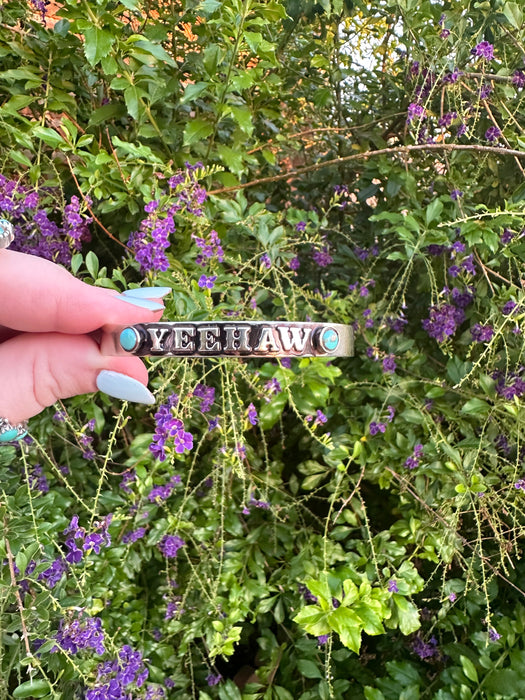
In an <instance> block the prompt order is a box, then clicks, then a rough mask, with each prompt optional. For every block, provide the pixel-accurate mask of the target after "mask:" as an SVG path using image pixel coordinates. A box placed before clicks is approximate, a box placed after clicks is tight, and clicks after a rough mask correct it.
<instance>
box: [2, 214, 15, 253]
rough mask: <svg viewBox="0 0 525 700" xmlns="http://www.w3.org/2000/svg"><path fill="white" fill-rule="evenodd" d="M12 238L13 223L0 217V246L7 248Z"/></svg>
mask: <svg viewBox="0 0 525 700" xmlns="http://www.w3.org/2000/svg"><path fill="white" fill-rule="evenodd" d="M14 240H15V234H14V233H13V224H12V223H11V222H10V221H8V220H7V219H0V248H9V246H10V245H11V243H12V242H13V241H14Z"/></svg>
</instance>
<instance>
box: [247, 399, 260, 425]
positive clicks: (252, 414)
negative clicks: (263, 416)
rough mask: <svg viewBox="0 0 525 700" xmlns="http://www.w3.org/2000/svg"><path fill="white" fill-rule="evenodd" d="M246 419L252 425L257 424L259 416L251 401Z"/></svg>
mask: <svg viewBox="0 0 525 700" xmlns="http://www.w3.org/2000/svg"><path fill="white" fill-rule="evenodd" d="M248 420H249V421H250V423H251V424H252V425H257V423H258V422H259V417H258V415H257V409H256V408H255V406H254V405H253V403H251V404H250V405H249V406H248Z"/></svg>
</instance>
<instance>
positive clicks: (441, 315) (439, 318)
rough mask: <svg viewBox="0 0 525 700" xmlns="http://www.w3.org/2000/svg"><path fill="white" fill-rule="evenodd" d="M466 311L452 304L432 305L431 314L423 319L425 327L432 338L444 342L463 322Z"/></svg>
mask: <svg viewBox="0 0 525 700" xmlns="http://www.w3.org/2000/svg"><path fill="white" fill-rule="evenodd" d="M464 318H465V313H464V312H463V310H462V309H458V308H456V307H455V306H453V305H452V304H441V305H439V306H432V307H430V316H429V318H426V319H424V320H423V321H422V325H423V328H424V329H425V331H426V332H427V333H428V335H429V336H430V337H431V338H435V339H436V340H437V341H438V343H443V342H444V341H445V340H446V339H447V338H448V337H449V336H451V335H454V333H455V332H456V328H457V327H458V326H459V325H460V324H461V323H462V322H463V320H464Z"/></svg>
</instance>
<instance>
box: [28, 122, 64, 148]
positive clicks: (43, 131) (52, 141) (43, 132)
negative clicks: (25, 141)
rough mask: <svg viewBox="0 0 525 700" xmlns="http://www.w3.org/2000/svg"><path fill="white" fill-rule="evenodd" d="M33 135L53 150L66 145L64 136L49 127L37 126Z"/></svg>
mask: <svg viewBox="0 0 525 700" xmlns="http://www.w3.org/2000/svg"><path fill="white" fill-rule="evenodd" d="M32 133H33V135H34V136H35V137H36V138H37V139H41V140H42V141H43V142H44V143H47V145H48V146H51V148H57V147H58V146H61V145H63V144H64V143H65V141H64V139H63V138H62V136H61V135H60V134H59V133H58V132H57V131H55V130H54V129H51V128H50V127H49V126H35V127H33V132H32Z"/></svg>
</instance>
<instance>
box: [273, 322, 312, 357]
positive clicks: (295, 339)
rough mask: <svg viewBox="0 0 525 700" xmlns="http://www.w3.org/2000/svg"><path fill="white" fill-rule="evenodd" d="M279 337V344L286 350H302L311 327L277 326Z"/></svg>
mask: <svg viewBox="0 0 525 700" xmlns="http://www.w3.org/2000/svg"><path fill="white" fill-rule="evenodd" d="M277 330H278V331H279V335H280V337H281V345H282V346H283V349H284V350H285V351H286V352H289V351H290V350H292V349H293V350H295V352H303V351H304V349H305V347H306V342H307V340H308V338H309V337H310V333H311V332H312V329H311V328H298V327H297V326H292V327H291V328H290V327H288V326H277Z"/></svg>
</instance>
